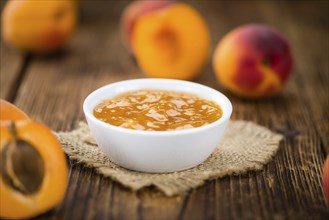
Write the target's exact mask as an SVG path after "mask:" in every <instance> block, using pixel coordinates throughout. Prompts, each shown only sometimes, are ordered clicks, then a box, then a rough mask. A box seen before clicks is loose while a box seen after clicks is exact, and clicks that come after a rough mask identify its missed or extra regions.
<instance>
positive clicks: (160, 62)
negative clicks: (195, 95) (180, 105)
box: [132, 3, 210, 80]
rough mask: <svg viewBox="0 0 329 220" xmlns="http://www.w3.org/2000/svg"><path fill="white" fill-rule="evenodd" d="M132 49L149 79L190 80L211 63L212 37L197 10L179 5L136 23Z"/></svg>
mask: <svg viewBox="0 0 329 220" xmlns="http://www.w3.org/2000/svg"><path fill="white" fill-rule="evenodd" d="M132 46H133V50H134V52H135V55H136V59H137V62H138V64H139V66H140V67H141V68H142V70H143V71H144V72H145V73H146V74H147V75H149V76H151V77H163V78H174V79H184V80H189V79H192V78H194V77H195V76H197V75H198V74H199V73H201V71H202V68H203V67H204V65H205V64H206V62H207V60H208V56H209V51H210V35H209V31H208V28H207V24H206V22H205V21H204V19H203V17H202V16H201V15H200V13H199V12H198V11H197V10H195V9H194V8H192V7H191V6H189V5H188V4H185V3H175V4H171V5H169V6H167V7H165V8H161V9H158V10H155V11H154V12H149V13H147V14H146V15H144V16H140V17H139V18H138V19H137V20H136V23H135V27H134V32H133V35H132Z"/></svg>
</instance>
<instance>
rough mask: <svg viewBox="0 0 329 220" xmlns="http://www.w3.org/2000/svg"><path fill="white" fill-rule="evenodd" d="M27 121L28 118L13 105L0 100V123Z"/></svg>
mask: <svg viewBox="0 0 329 220" xmlns="http://www.w3.org/2000/svg"><path fill="white" fill-rule="evenodd" d="M18 120H29V117H28V116H27V115H26V114H25V112H23V111H22V110H20V109H19V108H17V107H16V106H15V105H13V104H11V103H10V102H7V101H6V100H3V99H0V121H1V122H4V121H18Z"/></svg>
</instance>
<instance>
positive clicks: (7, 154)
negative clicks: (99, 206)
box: [0, 120, 68, 219]
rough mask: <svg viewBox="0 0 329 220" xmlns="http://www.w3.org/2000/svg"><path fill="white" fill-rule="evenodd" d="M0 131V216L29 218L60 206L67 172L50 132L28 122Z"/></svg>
mask: <svg viewBox="0 0 329 220" xmlns="http://www.w3.org/2000/svg"><path fill="white" fill-rule="evenodd" d="M0 129H1V130H0V136H1V139H0V155H1V160H0V165H1V166H0V167H1V168H0V169H1V173H0V217H1V218H6V219H7V218H11V219H12V218H13V219H17V218H30V217H34V216H36V215H38V214H41V213H43V212H45V211H47V210H49V209H50V208H53V207H54V206H56V205H57V204H58V203H60V202H61V201H62V199H63V198H64V195H65V191H66V186H67V177H68V169H67V164H66V158H65V155H64V153H63V151H62V149H61V146H60V143H59V142H58V140H57V139H56V138H55V137H54V135H53V134H52V132H51V131H50V130H49V129H48V128H47V127H45V126H44V125H42V124H39V123H35V122H33V121H31V120H25V121H16V122H12V123H10V124H8V123H6V124H1V128H0Z"/></svg>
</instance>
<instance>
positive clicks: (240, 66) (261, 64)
mask: <svg viewBox="0 0 329 220" xmlns="http://www.w3.org/2000/svg"><path fill="white" fill-rule="evenodd" d="M292 63H293V60H292V54H291V51H290V47H289V44H288V42H287V40H286V39H285V38H284V37H283V36H282V35H281V34H280V33H279V32H278V31H277V30H275V29H273V28H272V27H269V26H265V25H256V24H252V25H245V26H242V27H239V28H236V29H234V30H233V31H231V32H229V33H228V34H227V35H225V36H224V38H223V39H222V40H221V41H220V42H219V44H218V46H217V47H216V49H215V52H214V56H213V67H214V71H215V73H216V76H217V78H218V80H219V82H220V83H221V84H222V85H223V86H224V87H226V88H227V89H228V90H230V91H231V92H233V93H235V94H236V95H239V96H243V97H253V98H260V97H268V96H273V95H275V94H276V93H278V92H279V91H280V90H281V88H282V87H283V85H284V84H285V82H286V81H287V79H288V78H289V76H290V74H291V69H292Z"/></svg>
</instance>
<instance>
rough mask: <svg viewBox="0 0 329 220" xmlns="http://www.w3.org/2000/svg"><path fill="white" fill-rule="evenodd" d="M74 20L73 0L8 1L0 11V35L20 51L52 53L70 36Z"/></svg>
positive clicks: (75, 10) (75, 7)
mask: <svg viewBox="0 0 329 220" xmlns="http://www.w3.org/2000/svg"><path fill="white" fill-rule="evenodd" d="M76 20H77V3H76V1H74V0H61V1H58V0H46V1H35V0H24V1H21V0H10V1H7V3H6V5H5V7H4V9H3V12H2V24H1V26H2V35H3V38H4V39H5V41H6V42H8V43H9V44H11V45H12V46H14V47H16V48H18V49H20V50H23V51H29V52H34V53H48V52H53V51H54V50H57V49H59V48H61V47H63V46H64V45H65V44H66V43H67V41H68V40H69V39H70V37H71V35H72V34H73V31H74V29H75V26H76Z"/></svg>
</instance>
